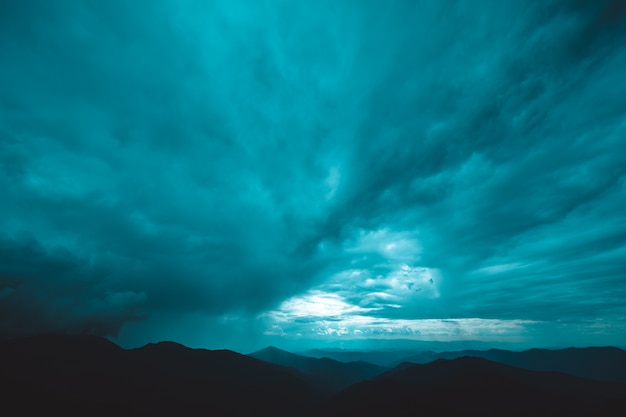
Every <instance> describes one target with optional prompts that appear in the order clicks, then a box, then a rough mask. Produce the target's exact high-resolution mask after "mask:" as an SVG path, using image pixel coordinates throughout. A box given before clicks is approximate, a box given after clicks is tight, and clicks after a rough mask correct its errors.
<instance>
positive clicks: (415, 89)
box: [0, 1, 626, 343]
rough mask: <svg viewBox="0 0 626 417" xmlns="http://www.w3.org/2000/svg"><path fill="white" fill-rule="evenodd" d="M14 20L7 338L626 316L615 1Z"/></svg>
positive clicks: (103, 7) (5, 247) (158, 8)
mask: <svg viewBox="0 0 626 417" xmlns="http://www.w3.org/2000/svg"><path fill="white" fill-rule="evenodd" d="M1 7H2V13H0V16H1V17H0V19H1V21H0V27H1V28H2V29H0V31H1V32H0V34H1V36H0V50H1V51H2V52H0V59H1V61H2V65H0V78H1V80H2V81H1V82H0V106H1V109H2V111H1V113H0V173H1V174H0V187H1V189H2V190H3V192H2V193H3V196H2V204H0V219H1V222H2V223H1V225H2V232H3V234H2V246H1V248H2V252H1V253H0V256H1V257H2V258H1V260H2V262H1V263H0V267H1V268H0V280H1V281H0V285H1V288H0V297H1V299H2V307H1V310H0V311H1V312H2V316H1V317H0V322H1V323H2V329H3V332H4V333H25V332H32V331H40V330H50V329H53V330H54V329H62V330H68V331H88V332H96V333H101V334H116V333H117V332H118V330H119V329H120V328H127V329H132V333H134V334H136V335H141V336H137V337H136V338H135V339H133V336H128V337H129V338H130V339H133V340H139V339H140V338H144V339H146V340H147V339H150V338H151V337H155V336H154V335H155V334H158V335H159V337H160V336H161V335H162V334H163V335H164V336H163V337H168V336H167V331H168V330H167V329H169V330H170V331H177V332H179V333H176V334H180V332H182V330H180V329H181V328H185V329H189V330H185V331H184V332H187V333H193V330H191V329H194V328H196V331H197V327H198V326H200V327H202V328H204V329H207V331H209V332H212V333H213V335H212V336H211V337H215V338H219V337H220V336H219V335H218V333H219V334H222V335H223V337H225V338H226V337H228V338H230V339H229V340H236V339H237V338H243V337H250V336H249V335H248V336H243V335H241V334H235V333H233V332H232V331H231V332H230V333H228V332H227V331H226V330H225V329H226V328H228V327H229V326H230V327H232V326H231V325H229V323H231V322H233V323H234V322H235V321H236V320H240V322H239V323H240V325H242V323H246V324H245V326H246V328H247V329H249V332H247V333H254V332H256V331H257V330H256V326H258V325H259V324H258V323H257V324H255V322H254V317H255V316H256V315H257V314H259V313H263V312H264V311H268V310H271V309H276V308H278V306H280V305H281V301H284V300H288V299H289V297H291V296H295V297H298V296H299V295H300V296H303V297H304V298H303V299H302V300H304V301H302V300H301V301H302V302H299V301H297V298H296V299H294V300H296V301H294V302H292V303H291V304H289V303H288V304H287V307H284V306H283V307H284V308H283V311H284V312H285V314H287V315H289V314H292V313H293V314H296V313H297V311H299V310H298V309H307V308H309V309H310V308H312V307H311V306H314V305H315V302H312V301H311V300H317V301H316V302H318V303H320V304H321V305H326V307H325V308H327V310H328V312H329V313H328V314H327V316H328V320H335V321H337V320H338V319H337V318H336V317H335V318H333V317H334V316H333V314H334V313H335V312H337V311H339V312H342V314H344V315H347V316H349V315H350V314H359V315H363V316H367V317H374V318H378V319H380V320H381V322H380V323H383V324H385V325H387V324H388V323H390V321H389V320H411V319H440V318H452V319H454V318H464V317H465V318H471V317H476V318H482V319H489V320H496V319H511V320H536V321H542V320H545V321H553V320H560V319H567V320H572V321H575V320H586V319H597V318H602V319H604V318H614V319H615V320H621V319H623V317H624V316H625V315H626V311H625V310H626V307H625V306H624V303H623V300H624V299H626V293H624V288H626V286H624V285H623V284H624V275H623V271H624V270H626V264H625V261H624V259H626V256H624V255H625V253H624V252H625V250H626V248H625V246H624V237H626V218H625V216H624V214H623V209H622V207H626V189H625V188H626V183H625V180H624V174H625V172H626V168H625V167H626V153H625V152H624V151H623V149H624V148H625V147H626V146H625V141H624V137H626V124H625V119H624V114H626V102H625V101H624V100H623V97H624V96H625V93H626V91H625V90H626V86H625V84H624V82H623V75H622V72H623V71H622V68H624V67H626V50H625V48H624V46H623V45H624V44H623V42H622V39H624V37H625V36H626V24H625V18H624V15H625V13H624V8H623V7H622V6H621V3H620V2H618V1H614V2H610V1H609V2H541V3H540V4H535V5H529V4H527V2H485V3H484V4H482V3H481V4H479V3H476V2H445V3H441V2H423V3H414V2H394V3H390V4H383V3H379V2H342V3H338V2H327V3H325V2H323V3H321V4H320V3H317V2H315V3H313V2H280V1H279V2H232V1H228V2H226V1H224V2H212V3H206V2H192V1H189V2H141V3H137V2H123V1H115V2H89V1H84V2H80V1H71V2H70V1H67V2H61V1H59V2H44V1H41V2H37V1H32V2H11V3H8V4H3V6H1ZM307 291H313V292H307ZM307 294H308V295H307ZM328 294H331V295H328ZM307 297H308V298H307ZM325 303H326V304H325ZM351 306H352V307H351ZM277 311H278V310H277ZM157 317H158V321H159V323H161V324H160V325H159V324H158V323H156V324H155V320H157V319H156V318H157ZM184 317H187V319H184V320H187V321H186V323H188V324H186V325H181V324H180V323H182V321H180V320H183V318H184ZM203 317H213V318H214V321H212V322H211V323H209V324H207V323H205V322H203V320H205V319H204V318H203ZM281 317H283V316H281ZM176 318H180V320H179V321H176ZM283 318H284V317H283ZM144 319H145V321H140V322H138V321H137V320H144ZM292 319H293V320H295V321H298V320H300V321H299V323H301V324H302V323H310V322H311V321H310V320H309V319H307V318H306V317H300V318H298V317H297V314H296V316H294V317H292ZM313 321H315V320H313ZM201 322H202V323H204V324H202V325H200V324H198V323H201ZM125 323H128V324H127V326H126V327H122V326H123V325H124V324H125ZM168 323H169V324H168ZM464 323H465V322H464ZM468 323H469V322H468ZM486 323H487V324H485V325H484V326H486V327H485V328H491V327H492V326H496V324H494V323H496V322H486ZM516 323H517V322H516ZM520 323H521V322H520ZM351 325H352V324H351ZM518 325H520V324H519V323H518V324H515V325H514V326H513V327H514V328H517V327H516V326H518ZM270 326H271V324H270ZM481 326H482V324H481ZM405 327H406V326H405ZM409 327H410V326H409ZM159 328H160V329H161V330H159ZM270 328H271V327H270ZM322 330H323V329H322ZM322 330H320V332H321V333H324V332H325V331H326V330H323V331H322ZM414 330H415V329H413V330H411V331H414ZM159 331H161V332H162V333H159ZM371 331H372V332H375V331H378V330H375V329H374V328H372V330H371ZM151 332H152V333H151ZM276 332H277V334H278V333H280V332H279V331H278V330H276ZM337 332H338V331H337V330H335V331H334V334H335V335H337V334H338V333H337ZM331 333H332V332H331ZM339 333H341V331H339ZM227 335H228V336H227ZM180 338H181V339H184V337H183V336H182V335H181V336H180ZM197 340H200V339H197ZM198 343H201V342H198Z"/></svg>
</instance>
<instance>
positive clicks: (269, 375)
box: [0, 335, 626, 417]
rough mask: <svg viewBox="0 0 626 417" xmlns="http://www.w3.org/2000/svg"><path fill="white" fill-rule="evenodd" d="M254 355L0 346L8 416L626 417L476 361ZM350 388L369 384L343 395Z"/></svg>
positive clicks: (596, 389) (609, 389)
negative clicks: (384, 365)
mask: <svg viewBox="0 0 626 417" xmlns="http://www.w3.org/2000/svg"><path fill="white" fill-rule="evenodd" d="M253 355H254V356H257V357H260V358H262V359H263V360H259V359H257V358H255V357H252V356H245V355H241V354H239V353H236V352H232V351H228V350H205V349H190V348H187V347H185V346H183V345H180V344H177V343H173V342H161V343H156V344H148V345H146V346H143V347H141V348H137V349H128V350H127V349H122V348H120V347H119V346H117V345H115V344H114V343H111V342H110V341H108V340H107V339H103V338H99V337H95V336H68V335H42V336H36V337H30V338H23V339H13V340H2V341H0V358H2V366H0V393H1V394H0V395H1V397H0V398H1V399H2V402H1V406H2V407H3V409H2V411H5V410H10V411H11V412H10V414H11V415H27V416H29V415H42V414H53V415H56V414H58V415H65V416H79V415H80V416H83V415H90V416H91V415H93V416H110V415H118V416H157V417H158V416H166V415H167V416H170V415H185V416H201V415H202V416H205V415H215V416H225V417H237V416H257V415H259V416H265V415H267V416H270V415H271V416H279V417H280V416H291V415H299V416H305V417H306V416H309V417H313V416H319V415H324V416H327V415H328V416H339V415H342V416H343V415H359V416H373V415H386V416H391V417H393V416H403V415H423V416H444V415H445V416H447V415H458V416H475V415H476V416H478V415H480V416H500V415H506V416H522V415H533V416H548V415H550V416H585V417H586V416H601V417H617V416H622V415H626V384H623V383H615V382H602V381H595V380H589V379H584V378H579V377H574V376H571V375H566V374H563V373H559V372H540V371H532V370H527V369H521V368H517V367H512V366H509V365H505V364H502V363H497V362H492V361H488V360H485V359H482V358H476V357H462V358H457V359H453V360H444V359H441V360H436V361H434V362H431V363H429V364H425V365H415V364H410V363H403V364H401V365H400V366H398V367H396V368H394V369H392V370H388V371H386V372H383V373H380V371H381V368H380V367H376V366H375V365H372V364H367V363H347V364H346V363H340V362H337V361H333V360H330V359H315V358H308V357H303V356H300V355H294V354H291V353H289V352H285V351H281V350H279V349H276V348H267V349H264V350H262V351H259V352H256V353H255V354H253ZM269 360H271V361H273V362H274V363H269V362H268V361H269ZM277 363H280V364H277ZM281 364H282V365H281ZM283 365H288V366H283ZM376 374H377V375H376ZM374 375H376V376H374ZM372 377H373V378H372ZM368 378H371V379H368ZM351 379H354V380H361V382H358V383H356V384H352V385H350V386H349V387H347V388H346V389H344V390H343V391H339V392H336V390H338V389H339V387H340V386H345V385H346V384H349V383H350V382H349V380H351ZM324 384H326V385H325V386H324ZM320 387H323V389H320ZM331 392H335V393H334V394H332V395H331V394H329V393H331ZM5 414H6V413H5Z"/></svg>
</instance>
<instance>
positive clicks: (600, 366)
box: [397, 347, 626, 382]
mask: <svg viewBox="0 0 626 417" xmlns="http://www.w3.org/2000/svg"><path fill="white" fill-rule="evenodd" d="M462 356H473V357H477V358H483V359H487V360H490V361H494V362H500V363H504V364H507V365H511V366H517V367H519V368H525V369H531V370H535V371H559V372H564V373H567V374H570V375H575V376H579V377H583V378H590V379H597V380H599V381H616V382H626V351H624V350H622V349H618V348H615V347H589V348H568V349H560V350H549V349H530V350H526V351H523V352H513V351H509V350H500V349H491V350H485V351H481V350H464V351H458V352H440V353H435V352H419V353H416V354H413V355H411V356H407V357H405V358H403V359H402V360H400V361H398V362H397V363H400V362H412V363H428V362H432V361H434V360H437V359H454V358H459V357H462Z"/></svg>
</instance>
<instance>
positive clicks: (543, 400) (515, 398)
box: [320, 357, 626, 416]
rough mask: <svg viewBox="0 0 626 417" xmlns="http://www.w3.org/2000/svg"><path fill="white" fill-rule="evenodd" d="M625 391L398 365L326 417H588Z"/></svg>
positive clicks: (336, 401)
mask: <svg viewBox="0 0 626 417" xmlns="http://www.w3.org/2000/svg"><path fill="white" fill-rule="evenodd" d="M624 393H626V385H624V384H618V383H608V382H599V381H593V380H586V379H582V378H577V377H572V376H569V375H566V374H562V373H556V372H538V371H529V370H526V369H521V368H515V367H511V366H508V365H503V364H500V363H496V362H491V361H487V360H485V359H481V358H472V357H462V358H457V359H454V360H443V359H442V360H437V361H435V362H432V363H429V364H426V365H408V364H402V365H401V366H399V367H398V368H395V369H393V370H391V371H389V372H386V373H384V374H381V375H379V376H378V377H376V378H374V379H373V380H370V381H365V382H362V383H359V384H356V385H353V386H352V387H350V388H348V389H346V390H345V391H343V392H341V393H339V394H338V395H336V396H334V397H333V398H332V399H331V400H329V401H328V402H327V403H326V404H324V406H323V408H322V409H321V410H320V414H323V415H329V416H340V415H341V416H343V415H358V416H378V415H386V416H409V415H426V416H449V415H455V416H478V415H480V416H504V415H506V416H531V415H532V416H587V415H589V416H591V415H600V414H599V413H600V412H602V413H604V414H605V415H610V413H611V412H613V411H614V410H615V409H619V407H622V405H623V403H621V402H620V401H622V400H621V398H622V396H623V395H624Z"/></svg>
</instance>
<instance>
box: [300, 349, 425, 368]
mask: <svg viewBox="0 0 626 417" xmlns="http://www.w3.org/2000/svg"><path fill="white" fill-rule="evenodd" d="M304 354H305V355H306V356H309V357H313V358H329V359H333V360H336V361H339V362H368V363H372V364H375V365H378V366H382V367H386V368H390V367H393V366H395V365H397V364H398V363H400V362H403V360H404V358H407V357H410V356H412V355H414V354H415V350H344V349H311V350H308V351H306V352H304Z"/></svg>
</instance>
